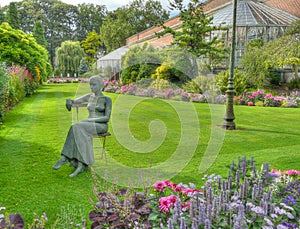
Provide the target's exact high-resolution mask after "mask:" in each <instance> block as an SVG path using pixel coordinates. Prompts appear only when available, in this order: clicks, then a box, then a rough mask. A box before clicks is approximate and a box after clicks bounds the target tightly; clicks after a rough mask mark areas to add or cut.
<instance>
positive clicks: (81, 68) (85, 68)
mask: <svg viewBox="0 0 300 229" xmlns="http://www.w3.org/2000/svg"><path fill="white" fill-rule="evenodd" d="M88 71H89V67H88V65H87V64H86V62H85V60H84V59H82V60H81V62H80V66H79V69H78V73H79V75H83V74H84V73H86V72H88Z"/></svg>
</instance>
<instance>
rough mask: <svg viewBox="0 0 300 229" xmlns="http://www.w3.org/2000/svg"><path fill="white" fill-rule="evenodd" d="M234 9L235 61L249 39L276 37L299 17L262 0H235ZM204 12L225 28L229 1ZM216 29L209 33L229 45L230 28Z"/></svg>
mask: <svg viewBox="0 0 300 229" xmlns="http://www.w3.org/2000/svg"><path fill="white" fill-rule="evenodd" d="M236 10H237V15H236V18H237V21H236V29H237V30H236V31H237V32H236V36H237V37H236V45H237V46H236V63H238V62H239V60H240V58H241V57H242V55H243V53H244V52H245V49H246V46H247V44H248V43H249V42H251V41H252V40H254V39H260V40H262V41H263V42H268V41H271V40H274V39H276V38H279V37H281V36H282V35H283V33H284V31H285V30H286V28H287V27H288V26H289V25H290V24H291V23H292V22H294V21H296V20H297V19H299V18H297V17H295V16H293V15H291V14H289V13H287V12H285V11H282V10H280V9H278V8H276V7H274V6H271V5H268V4H266V3H264V1H262V0H238V1H237V8H236ZM207 13H208V14H209V15H211V16H213V25H215V26H218V25H221V24H222V26H224V27H226V26H228V27H229V28H230V27H231V26H232V18H233V4H232V1H230V2H228V3H226V4H224V5H222V7H219V8H217V9H216V8H215V9H213V10H211V11H210V12H207ZM218 33H219V34H216V33H215V34H212V36H215V35H218V36H222V37H223V38H224V39H225V42H226V44H227V45H230V42H231V29H229V30H227V32H226V33H225V34H224V31H219V32H218Z"/></svg>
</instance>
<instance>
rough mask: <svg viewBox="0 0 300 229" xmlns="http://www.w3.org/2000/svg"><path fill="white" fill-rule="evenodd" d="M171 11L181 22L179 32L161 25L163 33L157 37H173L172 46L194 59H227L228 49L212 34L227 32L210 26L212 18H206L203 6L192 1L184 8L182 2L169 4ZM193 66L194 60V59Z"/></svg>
mask: <svg viewBox="0 0 300 229" xmlns="http://www.w3.org/2000/svg"><path fill="white" fill-rule="evenodd" d="M170 5H171V7H170V8H171V9H173V10H174V9H175V10H178V11H179V12H180V13H179V18H180V20H181V22H182V26H181V30H175V29H173V28H170V27H168V26H165V25H163V29H164V30H163V31H162V32H159V33H157V35H158V36H159V37H161V36H163V35H165V34H168V33H170V34H172V35H173V38H174V40H173V42H172V43H171V44H172V45H176V46H178V47H180V48H183V49H185V50H187V51H188V52H190V53H191V54H193V55H194V56H195V57H206V58H216V57H221V58H222V57H227V51H228V48H226V47H225V46H224V43H223V40H222V39H221V38H219V37H218V36H214V35H213V32H215V31H221V30H227V28H224V27H221V25H219V26H214V25H212V20H213V18H212V17H210V16H207V15H206V14H205V13H204V11H203V5H202V4H201V3H199V0H193V1H191V2H189V3H188V4H187V6H186V7H185V6H184V4H183V0H175V1H174V2H173V3H172V2H170ZM193 62H194V66H196V60H195V59H194V61H193Z"/></svg>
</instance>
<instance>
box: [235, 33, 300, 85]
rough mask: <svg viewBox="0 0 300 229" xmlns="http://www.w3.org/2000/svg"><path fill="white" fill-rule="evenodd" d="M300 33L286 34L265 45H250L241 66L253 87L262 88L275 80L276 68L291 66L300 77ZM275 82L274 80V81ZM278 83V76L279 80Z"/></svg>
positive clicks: (296, 75)
mask: <svg viewBox="0 0 300 229" xmlns="http://www.w3.org/2000/svg"><path fill="white" fill-rule="evenodd" d="M298 37H299V35H297V34H296V35H285V36H283V37H281V38H278V39H275V40H273V41H270V42H267V43H265V44H264V45H263V46H261V44H258V45H257V46H248V49H247V51H246V52H245V53H244V55H243V57H242V59H241V62H240V64H241V66H242V68H243V71H244V72H245V74H246V76H247V78H248V81H249V83H250V84H251V85H252V86H251V87H254V86H255V87H258V88H262V87H263V86H265V85H268V84H269V83H270V80H271V82H272V80H274V77H273V73H274V69H277V68H283V67H285V66H290V67H292V68H293V69H294V73H295V78H297V77H298V67H299V65H300V56H299V46H300V40H299V38H298ZM273 83H274V82H273ZM276 84H278V77H277V82H276Z"/></svg>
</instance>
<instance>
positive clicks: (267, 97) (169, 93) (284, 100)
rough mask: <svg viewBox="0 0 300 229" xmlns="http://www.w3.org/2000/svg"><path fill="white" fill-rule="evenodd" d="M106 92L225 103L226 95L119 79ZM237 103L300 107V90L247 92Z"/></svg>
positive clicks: (110, 82)
mask: <svg viewBox="0 0 300 229" xmlns="http://www.w3.org/2000/svg"><path fill="white" fill-rule="evenodd" d="M104 91H105V92H112V93H118V94H128V95H137V96H147V97H152V98H162V99H172V100H178V101H185V102H198V103H208V102H209V103H214V104H225V102H226V95H222V94H215V95H213V94H209V93H205V94H197V93H189V92H186V91H184V90H183V89H181V88H176V89H173V88H168V89H166V90H164V91H161V90H156V89H154V88H152V87H148V88H139V87H138V86H137V85H135V84H133V83H132V84H130V85H121V84H120V83H119V82H118V81H117V80H113V81H105V87H104ZM234 103H235V104H236V105H247V106H265V107H300V92H298V91H297V92H292V93H291V95H289V96H274V95H272V94H271V93H265V91H264V90H257V91H254V92H246V93H244V94H243V95H242V96H239V97H235V98H234Z"/></svg>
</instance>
